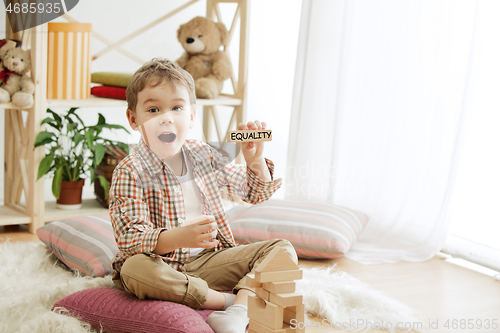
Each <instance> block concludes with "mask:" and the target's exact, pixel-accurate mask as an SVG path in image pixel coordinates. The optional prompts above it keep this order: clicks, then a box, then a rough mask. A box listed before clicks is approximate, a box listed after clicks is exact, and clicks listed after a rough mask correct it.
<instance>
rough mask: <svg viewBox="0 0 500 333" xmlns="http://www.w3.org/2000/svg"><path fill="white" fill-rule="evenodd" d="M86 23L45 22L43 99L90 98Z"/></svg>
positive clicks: (88, 35)
mask: <svg viewBox="0 0 500 333" xmlns="http://www.w3.org/2000/svg"><path fill="white" fill-rule="evenodd" d="M91 33H92V24H90V23H48V47H47V50H48V54H47V98H48V99H85V98H89V97H90V39H91Z"/></svg>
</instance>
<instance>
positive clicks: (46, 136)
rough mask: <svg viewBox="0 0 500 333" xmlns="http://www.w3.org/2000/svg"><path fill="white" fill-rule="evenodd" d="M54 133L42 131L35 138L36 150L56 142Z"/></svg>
mask: <svg viewBox="0 0 500 333" xmlns="http://www.w3.org/2000/svg"><path fill="white" fill-rule="evenodd" d="M54 139H55V135H54V133H51V132H47V131H41V132H40V133H38V135H37V136H36V138H35V148H37V147H40V146H43V145H45V144H47V143H51V142H54V141H55V140H54Z"/></svg>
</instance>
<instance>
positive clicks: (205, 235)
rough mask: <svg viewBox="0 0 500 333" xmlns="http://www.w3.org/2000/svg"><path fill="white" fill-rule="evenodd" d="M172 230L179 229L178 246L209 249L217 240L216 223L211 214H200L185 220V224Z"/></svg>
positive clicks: (215, 244)
mask: <svg viewBox="0 0 500 333" xmlns="http://www.w3.org/2000/svg"><path fill="white" fill-rule="evenodd" d="M174 230H179V233H178V235H177V236H178V237H179V244H181V246H180V247H187V248H197V247H201V248H204V249H210V248H213V247H215V246H217V244H219V241H218V240H217V239H216V237H217V223H216V222H215V218H214V217H213V216H211V215H200V216H197V217H195V218H193V219H190V220H188V221H186V222H185V224H184V225H183V226H182V227H180V228H176V229H174Z"/></svg>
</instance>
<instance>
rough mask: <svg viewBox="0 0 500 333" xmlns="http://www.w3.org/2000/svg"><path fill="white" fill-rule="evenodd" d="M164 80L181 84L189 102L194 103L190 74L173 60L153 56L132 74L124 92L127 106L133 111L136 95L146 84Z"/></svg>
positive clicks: (192, 81) (192, 82) (158, 82)
mask: <svg viewBox="0 0 500 333" xmlns="http://www.w3.org/2000/svg"><path fill="white" fill-rule="evenodd" d="M165 81H166V82H169V83H173V84H181V85H182V86H183V87H184V88H186V90H187V92H188V94H189V102H190V103H191V104H195V103H196V97H195V92H194V91H195V90H194V80H193V77H192V76H191V74H189V73H188V72H187V71H185V70H184V69H182V68H181V67H180V66H179V65H177V64H176V63H175V62H173V61H170V60H167V59H162V58H154V59H152V60H150V61H148V62H147V63H145V64H144V65H142V67H141V68H139V69H138V70H137V72H135V73H134V75H133V76H132V79H131V80H130V83H129V84H128V87H127V92H126V96H127V104H128V108H129V109H130V110H132V111H133V112H135V108H136V106H137V96H138V95H139V92H140V91H142V89H144V87H146V85H151V86H153V87H156V86H157V85H159V84H161V83H162V82H165Z"/></svg>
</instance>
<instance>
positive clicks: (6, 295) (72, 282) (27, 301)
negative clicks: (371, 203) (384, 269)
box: [0, 242, 418, 333]
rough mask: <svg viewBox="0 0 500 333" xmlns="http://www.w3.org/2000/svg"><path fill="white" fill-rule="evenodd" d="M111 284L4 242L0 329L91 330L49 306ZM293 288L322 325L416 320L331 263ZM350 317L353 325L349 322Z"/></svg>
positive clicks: (31, 246)
mask: <svg viewBox="0 0 500 333" xmlns="http://www.w3.org/2000/svg"><path fill="white" fill-rule="evenodd" d="M112 285H113V283H112V282H111V278H110V277H109V276H107V277H104V278H89V277H84V276H76V275H75V274H74V273H73V272H71V271H70V270H68V269H67V268H65V266H64V265H62V264H60V263H59V261H58V260H57V259H56V257H55V256H54V255H52V254H51V252H50V251H49V250H48V249H47V248H46V247H45V245H43V244H42V243H38V242H16V243H10V242H7V243H2V244H0V332H1V333H4V332H5V333H11V332H20V333H24V332H26V333H34V332H37V333H58V332H60V333H73V332H74V333H77V332H78V333H79V332H87V333H88V332H94V331H92V330H91V329H90V327H89V326H88V325H85V324H84V323H82V322H80V321H78V320H76V319H74V318H71V317H69V316H65V315H62V314H57V313H54V312H52V311H50V309H51V307H52V305H53V304H54V303H55V302H56V301H57V300H59V299H61V298H63V297H65V296H67V295H70V294H72V293H74V292H76V291H79V290H82V289H85V288H93V287H102V286H112ZM297 291H298V292H300V293H302V294H303V295H304V303H305V306H306V312H307V313H308V314H310V315H313V316H320V317H322V318H325V319H326V320H327V321H328V322H325V323H324V324H323V325H328V326H329V327H331V328H334V327H337V328H340V326H336V325H349V324H351V326H350V327H349V326H347V327H344V328H348V329H352V328H356V329H357V330H364V329H365V328H366V323H369V322H371V323H372V324H377V323H378V324H380V323H382V322H383V323H385V325H387V323H391V327H392V328H395V327H396V325H397V323H407V322H409V323H414V322H416V321H418V318H417V316H416V314H415V312H414V311H413V310H412V309H410V308H409V307H408V306H406V305H405V304H403V303H401V302H398V301H396V300H394V299H392V298H390V297H389V296H387V295H385V294H383V293H381V292H379V291H377V290H374V289H372V288H370V287H368V286H367V285H365V284H363V283H361V282H360V281H359V280H357V279H355V278H353V277H351V276H349V275H348V274H346V273H342V272H335V271H334V269H333V268H330V269H324V268H323V269H310V268H304V279H303V280H301V281H298V282H297ZM353 322H355V323H357V324H356V325H354V326H353ZM326 323H328V324H326ZM358 324H361V325H358ZM322 327H324V326H322ZM372 327H376V326H372ZM384 327H388V326H384ZM391 331H392V330H391Z"/></svg>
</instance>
